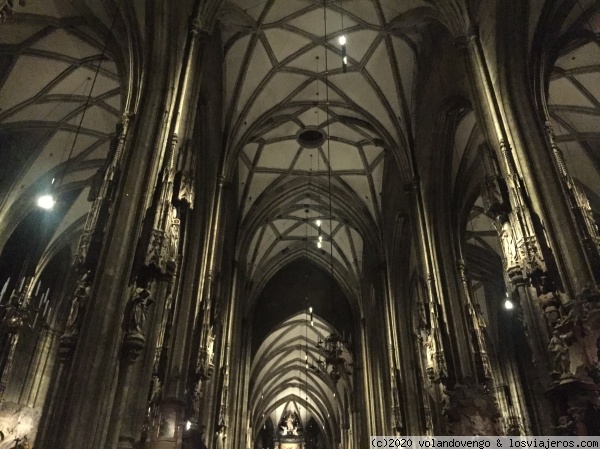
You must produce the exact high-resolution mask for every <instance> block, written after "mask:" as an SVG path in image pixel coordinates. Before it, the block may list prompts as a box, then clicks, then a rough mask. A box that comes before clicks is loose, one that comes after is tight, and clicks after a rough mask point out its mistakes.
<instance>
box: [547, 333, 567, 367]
mask: <svg viewBox="0 0 600 449" xmlns="http://www.w3.org/2000/svg"><path fill="white" fill-rule="evenodd" d="M548 351H550V352H551V353H552V356H553V357H554V372H555V373H556V374H559V375H560V376H561V377H564V376H566V375H570V374H571V372H570V369H571V358H570V356H569V347H568V346H567V343H566V342H565V338H564V336H563V335H561V334H560V333H559V332H558V331H557V330H555V331H554V334H553V336H552V338H551V339H550V343H549V344H548Z"/></svg>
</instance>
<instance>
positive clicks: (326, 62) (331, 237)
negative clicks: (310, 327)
mask: <svg viewBox="0 0 600 449" xmlns="http://www.w3.org/2000/svg"><path fill="white" fill-rule="evenodd" d="M323 24H324V31H325V120H326V123H327V164H328V172H327V178H328V179H327V183H328V186H327V187H328V190H329V258H330V264H331V266H330V275H331V280H330V282H331V284H330V285H331V291H330V295H331V298H330V299H331V312H332V326H333V328H334V330H335V329H336V327H335V307H334V304H333V204H332V199H331V170H332V168H331V135H330V119H329V64H328V57H327V7H326V6H325V2H323Z"/></svg>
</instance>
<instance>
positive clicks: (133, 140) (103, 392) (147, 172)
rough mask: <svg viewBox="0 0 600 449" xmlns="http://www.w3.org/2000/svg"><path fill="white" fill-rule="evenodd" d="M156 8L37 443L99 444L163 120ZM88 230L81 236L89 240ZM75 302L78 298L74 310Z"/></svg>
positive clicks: (160, 17)
mask: <svg viewBox="0 0 600 449" xmlns="http://www.w3.org/2000/svg"><path fill="white" fill-rule="evenodd" d="M162 12H163V13H164V12H165V11H162ZM163 13H161V14H158V13H157V14H155V16H154V17H153V18H152V20H154V22H153V23H152V25H153V28H154V29H155V33H153V35H152V37H151V39H150V40H149V43H148V44H149V46H150V48H151V49H152V50H150V51H149V57H150V60H149V61H148V67H153V70H151V71H149V72H148V73H147V75H146V78H145V84H144V91H143V92H142V94H141V95H140V98H141V103H140V104H139V108H138V110H139V114H137V115H136V116H135V118H134V119H133V122H132V124H131V127H130V128H131V129H130V131H129V132H126V133H125V132H124V133H123V134H124V135H126V137H125V138H124V139H123V141H124V144H123V145H122V146H121V149H122V152H119V151H117V152H116V154H118V155H119V158H117V157H114V158H113V161H112V162H114V163H113V164H111V166H110V167H109V169H108V170H107V175H106V176H105V181H107V182H106V183H105V186H106V185H107V186H108V187H107V188H106V190H105V192H106V193H108V194H107V196H106V197H107V198H110V200H107V201H106V202H101V203H100V207H98V208H97V210H98V211H99V212H96V211H95V210H93V211H92V213H91V214H90V218H93V217H94V215H95V214H96V213H98V217H99V218H101V219H102V220H103V221H104V223H105V225H104V226H102V227H101V228H99V226H98V224H96V225H95V226H93V229H94V230H93V231H92V230H91V229H89V228H88V229H87V230H88V231H90V232H92V233H97V231H98V230H99V229H100V231H101V232H100V234H102V236H103V237H102V239H101V240H102V244H101V245H100V248H101V249H100V248H98V250H95V251H94V259H96V260H97V262H96V264H95V265H96V266H95V267H94V272H93V273H90V274H91V275H93V282H91V283H88V282H87V281H85V279H84V278H85V274H84V275H83V276H82V279H81V280H80V282H79V284H80V287H78V290H80V291H82V294H81V295H79V294H78V295H76V297H79V299H77V298H74V302H73V304H74V305H73V307H72V313H73V319H72V320H71V321H72V325H71V326H69V325H68V327H74V326H75V325H76V327H77V329H76V330H77V331H76V332H72V331H70V332H67V334H66V336H65V338H63V339H62V342H63V343H64V344H63V354H65V353H66V354H65V355H67V356H68V357H69V358H71V359H72V363H71V364H70V366H67V365H63V371H68V372H65V374H66V376H65V385H68V386H69V388H68V390H64V391H65V392H66V394H65V395H64V407H61V408H62V411H58V410H57V411H56V413H55V414H54V415H53V416H52V417H51V418H50V419H51V420H52V421H54V428H56V429H57V431H56V433H55V435H54V437H53V438H52V439H50V438H46V440H45V441H40V442H39V443H38V444H39V445H40V446H44V447H46V446H48V447H50V446H53V447H62V448H64V449H75V448H81V447H87V448H89V449H101V448H104V440H105V438H106V435H107V430H108V424H109V418H110V415H111V413H112V404H113V400H114V394H115V387H116V385H115V383H114V382H113V380H114V378H115V376H117V375H118V355H119V350H120V344H119V343H120V338H119V337H120V335H121V329H120V328H121V325H122V319H121V317H123V312H124V309H125V302H124V301H123V298H124V297H126V292H127V290H128V285H129V282H130V274H131V270H132V266H133V261H134V254H135V251H136V246H137V237H138V232H139V228H140V224H141V221H142V219H143V216H144V212H145V211H144V209H145V205H146V204H147V203H148V201H147V199H148V197H149V195H151V193H152V191H153V178H152V176H151V173H152V172H153V171H154V169H155V167H156V165H155V164H157V163H158V158H157V157H155V156H156V153H155V151H154V150H155V149H156V148H157V141H156V139H157V136H158V135H159V133H160V128H161V127H160V123H161V122H162V118H163V117H162V110H163V107H164V104H165V95H164V93H165V92H168V89H167V86H168V76H167V73H166V70H162V69H159V68H158V67H163V68H164V67H165V65H167V64H166V58H167V56H168V53H167V51H166V49H167V44H168V40H167V39H166V36H165V35H164V34H163V33H164V32H165V31H166V28H167V27H166V25H165V23H166V22H164V21H165V19H166V18H167V14H163ZM124 128H125V126H124ZM121 155H122V156H123V157H122V158H120V156H121ZM149 155H150V157H149ZM119 178H121V179H119ZM115 181H116V182H115ZM97 204H98V203H95V204H94V206H96V205H97ZM99 222H100V220H99ZM90 232H88V234H87V236H88V237H90V238H89V239H88V241H93V239H91V236H90ZM84 242H85V240H84ZM90 247H91V246H89V245H88V246H87V248H90ZM80 248H86V246H85V245H81V246H80ZM85 252H87V253H88V254H89V253H90V252H88V251H87V250H86V251H85ZM84 259H87V257H86V258H84ZM86 268H87V267H86ZM80 300H83V301H80ZM78 302H85V303H86V304H85V306H83V308H81V309H80V307H79V305H78ZM115 317H118V318H117V319H115ZM73 337H74V338H73ZM67 350H68V351H67ZM65 368H66V369H65ZM82 423H85V425H82Z"/></svg>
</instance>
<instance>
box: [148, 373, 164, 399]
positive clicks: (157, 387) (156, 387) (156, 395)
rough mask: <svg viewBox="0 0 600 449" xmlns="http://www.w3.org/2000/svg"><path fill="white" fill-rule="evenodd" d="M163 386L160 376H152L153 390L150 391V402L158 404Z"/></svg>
mask: <svg viewBox="0 0 600 449" xmlns="http://www.w3.org/2000/svg"><path fill="white" fill-rule="evenodd" d="M161 391H162V386H161V384H160V378H159V377H158V376H152V390H151V392H150V404H157V403H158V401H159V400H160V393H161Z"/></svg>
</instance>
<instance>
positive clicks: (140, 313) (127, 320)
mask: <svg viewBox="0 0 600 449" xmlns="http://www.w3.org/2000/svg"><path fill="white" fill-rule="evenodd" d="M152 303H154V300H153V299H152V295H151V294H150V292H149V291H148V290H146V289H145V288H140V287H138V288H136V289H135V293H134V294H133V296H132V297H131V299H130V300H129V301H128V302H127V306H126V307H125V316H124V319H123V330H124V331H125V333H127V334H142V335H143V333H144V332H143V330H144V325H145V324H146V316H147V314H148V307H149V306H150V305H151V304H152Z"/></svg>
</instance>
